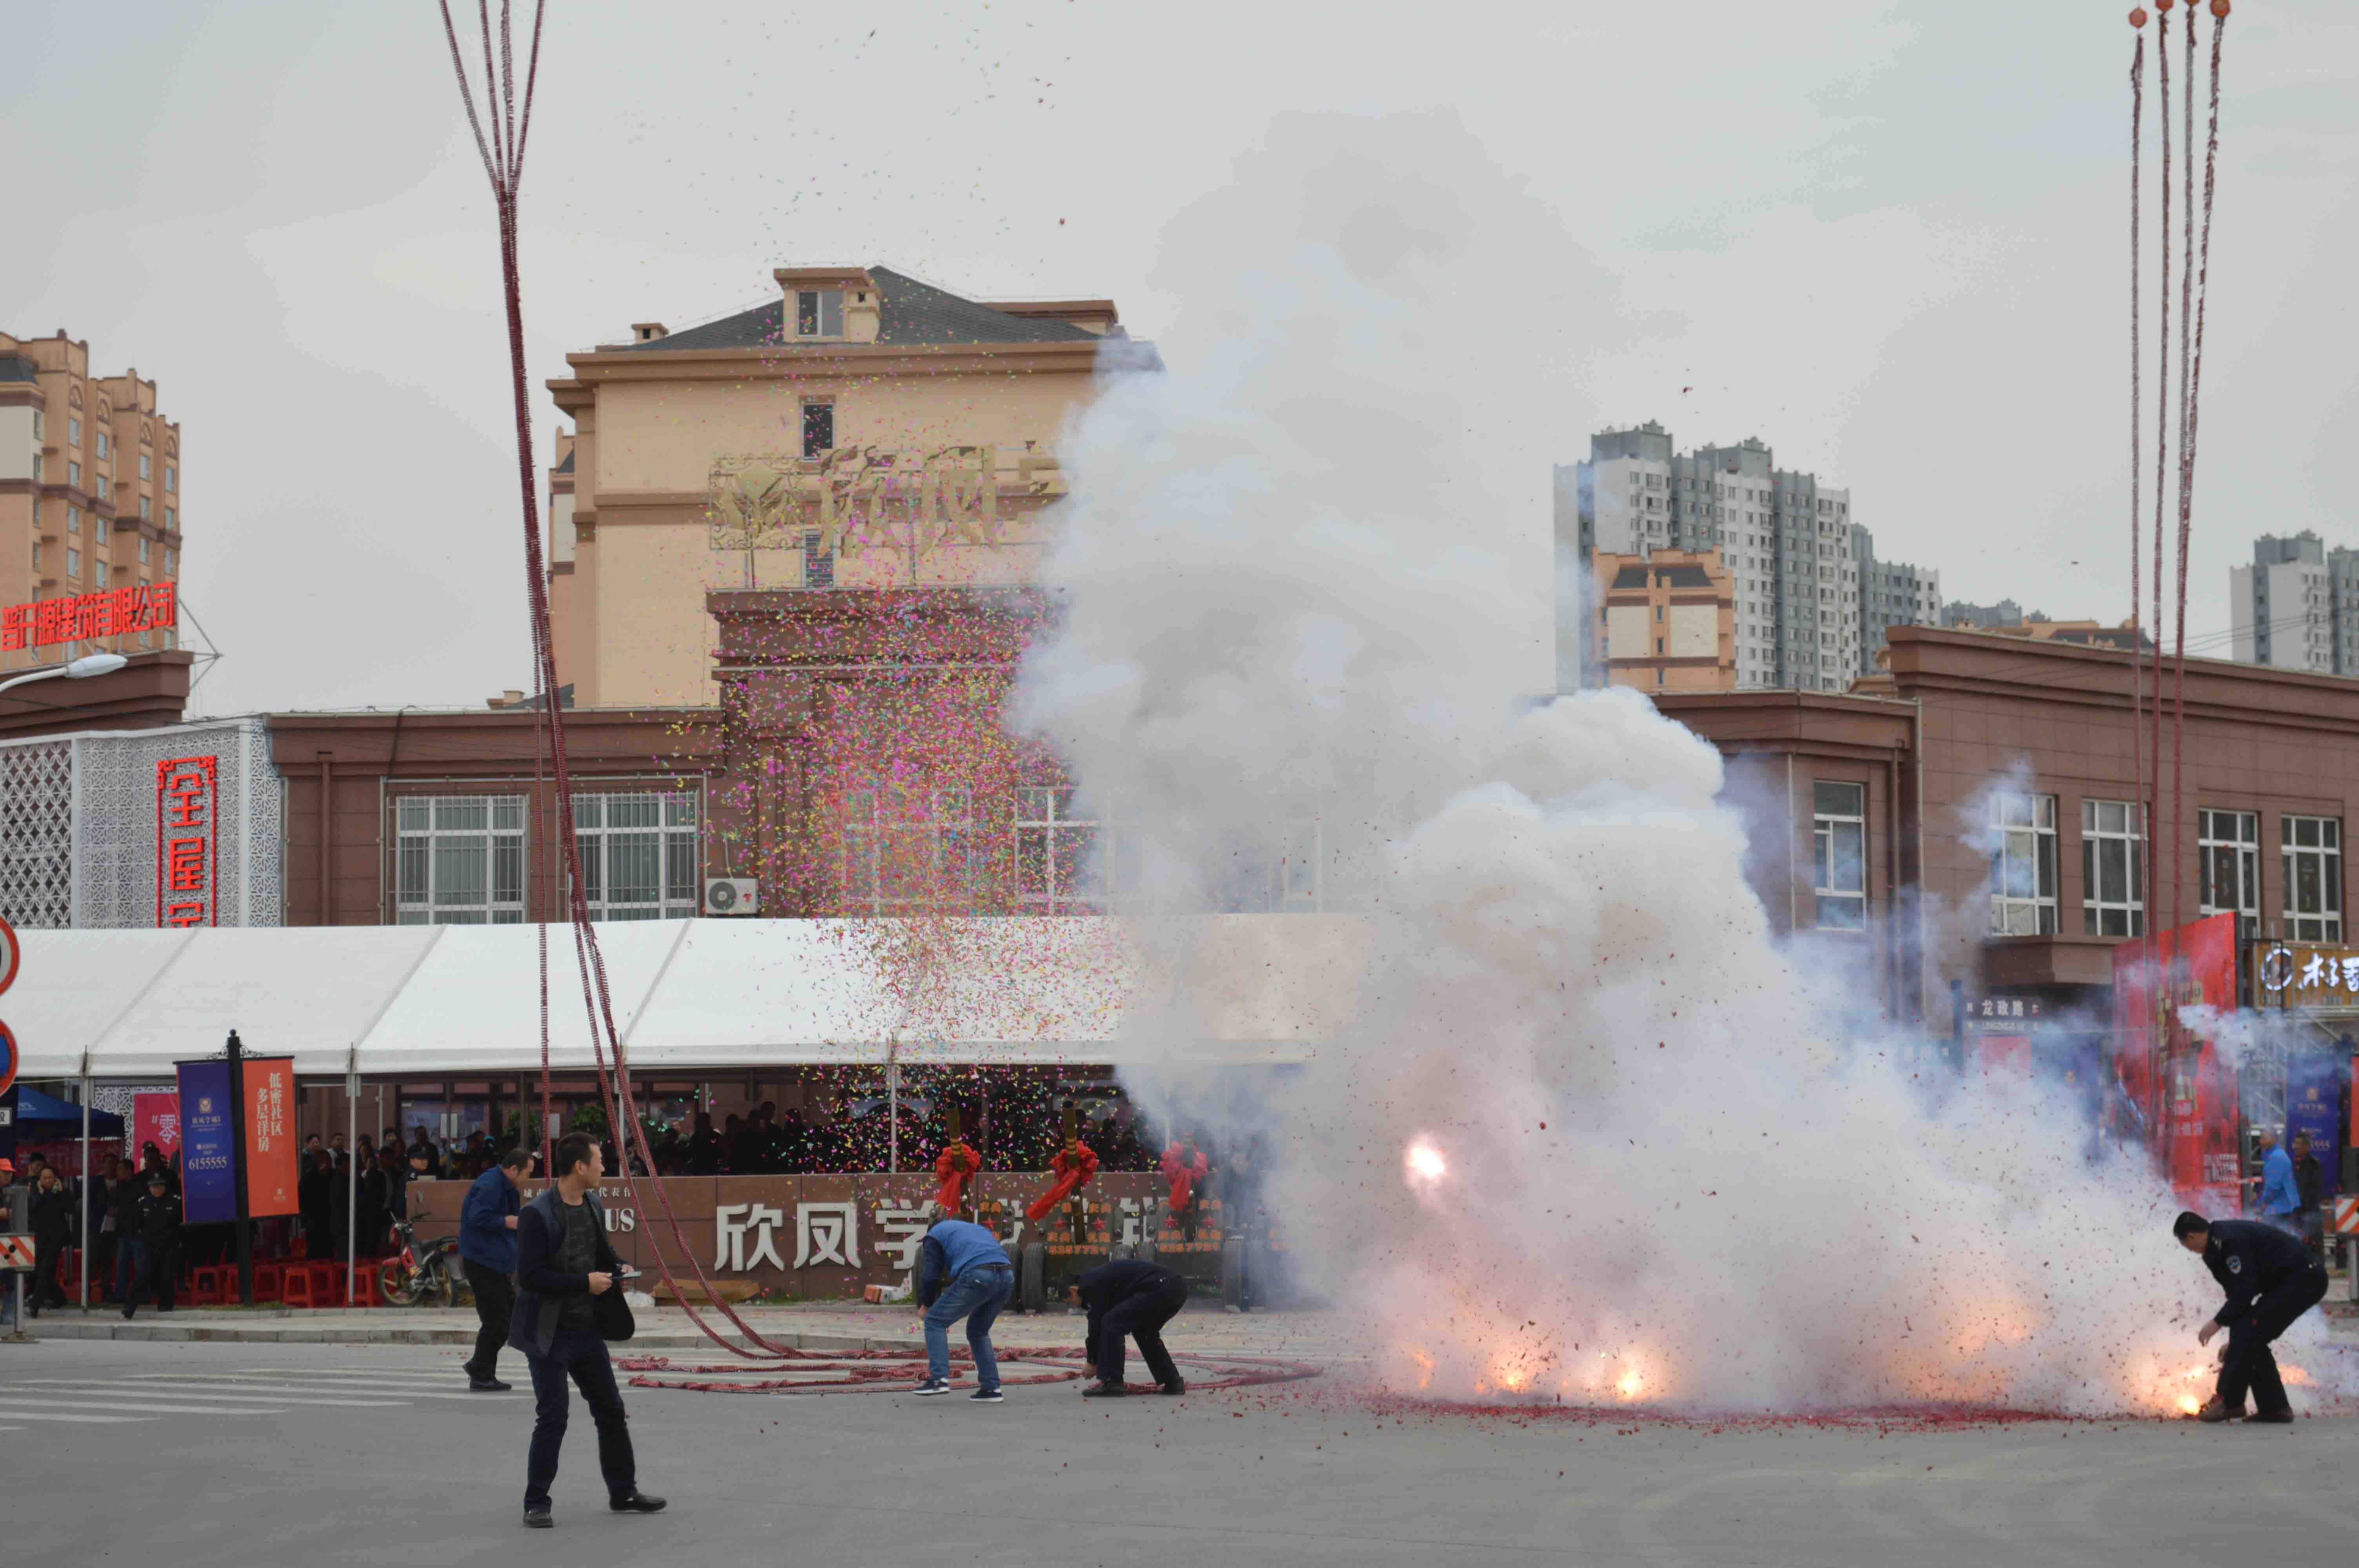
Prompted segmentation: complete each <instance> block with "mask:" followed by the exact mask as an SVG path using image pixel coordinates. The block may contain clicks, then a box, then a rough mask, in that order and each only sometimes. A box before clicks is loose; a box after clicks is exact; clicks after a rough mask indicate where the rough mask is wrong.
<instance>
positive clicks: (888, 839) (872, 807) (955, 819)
mask: <svg viewBox="0 0 2359 1568" xmlns="http://www.w3.org/2000/svg"><path fill="white" fill-rule="evenodd" d="M840 823H841V841H840V843H839V845H838V852H837V871H838V877H837V886H838V887H839V888H840V889H841V890H842V892H841V896H842V899H843V907H844V909H845V911H846V912H847V913H850V914H877V915H884V914H927V913H932V912H937V911H942V910H961V909H967V908H971V907H972V906H973V903H974V893H975V889H976V884H977V882H978V881H979V879H980V873H981V872H982V871H983V865H984V854H983V846H982V835H981V833H980V831H979V829H978V828H977V827H976V824H975V820H974V796H973V792H972V791H970V790H967V789H964V788H961V787H941V786H937V785H933V784H906V783H901V782H897V781H886V782H880V783H876V784H870V785H868V786H866V787H864V788H858V789H852V790H847V791H845V792H844V795H843V802H842V806H841V815H840Z"/></svg>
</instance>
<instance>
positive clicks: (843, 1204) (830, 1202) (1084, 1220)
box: [409, 1171, 1276, 1300]
mask: <svg viewBox="0 0 2359 1568" xmlns="http://www.w3.org/2000/svg"><path fill="white" fill-rule="evenodd" d="M1054 1179H1055V1178H1053V1177H1051V1176H1049V1175H1048V1174H1047V1173H996V1174H995V1173H990V1172H985V1173H984V1174H982V1175H980V1176H978V1177H976V1178H975V1182H974V1185H973V1188H972V1189H970V1190H971V1191H972V1192H973V1195H974V1197H975V1201H976V1211H975V1217H976V1218H977V1219H978V1220H979V1221H980V1222H981V1223H982V1224H984V1225H985V1226H987V1227H990V1228H991V1230H992V1231H993V1232H994V1233H995V1234H997V1235H999V1236H1001V1237H1004V1238H1011V1239H1015V1240H1017V1241H1020V1242H1027V1243H1028V1242H1032V1241H1040V1242H1045V1243H1046V1244H1047V1245H1048V1249H1049V1274H1050V1276H1051V1279H1052V1281H1055V1280H1061V1279H1069V1278H1071V1277H1074V1276H1077V1275H1079V1274H1080V1273H1081V1272H1082V1271H1083V1270H1086V1269H1090V1268H1093V1267H1095V1266H1096V1265H1097V1264H1099V1263H1102V1262H1103V1261H1105V1260H1106V1258H1107V1256H1108V1255H1109V1252H1110V1250H1111V1249H1112V1248H1113V1247H1114V1245H1116V1244H1121V1245H1124V1246H1136V1245H1137V1244H1138V1242H1139V1241H1140V1240H1141V1238H1143V1237H1144V1235H1145V1234H1146V1232H1147V1230H1148V1229H1149V1228H1150V1227H1151V1228H1152V1229H1153V1230H1154V1231H1155V1233H1156V1241H1157V1247H1156V1257H1157V1259H1158V1261H1160V1262H1162V1263H1163V1264H1164V1265H1165V1266H1167V1267H1169V1268H1171V1269H1175V1270H1177V1271H1179V1272H1180V1273H1181V1274H1183V1275H1186V1276H1188V1277H1190V1279H1193V1280H1195V1281H1198V1282H1199V1283H1201V1284H1206V1285H1212V1284H1216V1283H1217V1282H1218V1281H1219V1279H1220V1266H1221V1243H1222V1238H1223V1229H1222V1225H1223V1220H1222V1209H1221V1203H1220V1200H1219V1199H1218V1198H1217V1197H1212V1196H1209V1195H1207V1196H1205V1197H1203V1198H1201V1199H1200V1201H1199V1204H1198V1208H1199V1210H1200V1212H1199V1213H1198V1214H1197V1215H1196V1216H1195V1223H1194V1224H1193V1225H1192V1226H1190V1225H1182V1224H1179V1223H1175V1222H1174V1221H1173V1220H1172V1218H1171V1217H1170V1216H1169V1214H1168V1213H1166V1212H1164V1209H1163V1206H1162V1203H1163V1200H1164V1199H1165V1198H1166V1197H1167V1196H1168V1195H1169V1186H1170V1184H1169V1181H1168V1180H1166V1179H1165V1178H1164V1177H1163V1176H1161V1175H1158V1174H1157V1173H1152V1172H1132V1171H1124V1172H1103V1173H1100V1174H1099V1175H1098V1176H1096V1177H1095V1178H1094V1179H1093V1180H1092V1182H1091V1183H1090V1184H1089V1186H1088V1187H1087V1188H1085V1189H1084V1190H1083V1197H1082V1204H1081V1211H1080V1213H1079V1214H1078V1215H1077V1214H1076V1213H1075V1212H1074V1210H1073V1206H1071V1205H1069V1206H1065V1207H1063V1208H1060V1209H1058V1210H1056V1211H1054V1212H1052V1213H1051V1214H1050V1215H1049V1217H1048V1218H1047V1219H1046V1220H1045V1221H1044V1222H1042V1223H1040V1224H1038V1225H1035V1224H1033V1223H1031V1222H1030V1221H1027V1219H1026V1218H1025V1217H1024V1210H1025V1208H1026V1206H1027V1205H1029V1204H1030V1203H1031V1202H1032V1201H1033V1200H1034V1199H1035V1198H1038V1197H1039V1196H1040V1195H1042V1194H1043V1193H1045V1192H1047V1191H1048V1190H1049V1186H1050V1185H1051V1184H1052V1183H1053V1182H1054ZM662 1181H663V1185H664V1190H665V1195H666V1197H667V1198H668V1199H669V1206H670V1208H671V1212H672V1214H673V1215H674V1217H677V1218H678V1219H679V1222H680V1234H681V1237H682V1238H683V1239H684V1241H685V1242H686V1244H687V1247H688V1249H689V1253H690V1254H692V1255H693V1257H694V1260H695V1263H696V1264H697V1265H701V1267H702V1269H703V1270H704V1273H705V1276H706V1277H707V1278H708V1279H712V1280H715V1281H721V1280H729V1281H750V1282H752V1283H753V1284H755V1285H756V1287H758V1288H759V1289H762V1290H765V1291H775V1292H787V1293H790V1294H793V1295H797V1296H800V1297H803V1298H805V1299H817V1300H830V1299H836V1300H840V1299H848V1298H857V1297H859V1296H860V1295H862V1294H863V1293H864V1291H865V1290H866V1289H867V1287H868V1286H870V1285H887V1286H893V1285H898V1284H901V1283H903V1282H904V1281H905V1280H906V1279H907V1278H908V1275H909V1273H910V1271H912V1270H914V1269H915V1268H916V1267H917V1266H918V1249H919V1247H920V1246H921V1245H922V1244H923V1243H924V1241H925V1238H926V1224H927V1219H926V1209H925V1204H926V1200H927V1199H928V1198H929V1196H931V1195H932V1193H933V1190H934V1186H935V1182H934V1178H933V1177H932V1175H931V1174H923V1175H919V1174H906V1175H886V1174H883V1173H875V1172H869V1173H859V1174H852V1175H815V1176H668V1177H664V1178H662ZM639 1185H640V1188H641V1190H642V1192H643V1193H645V1194H646V1196H647V1201H648V1203H650V1204H653V1203H654V1201H655V1195H654V1194H653V1193H651V1192H647V1188H648V1187H650V1186H651V1185H652V1183H651V1182H649V1181H647V1180H645V1179H643V1180H642V1181H641V1182H640V1184H639ZM539 1186H540V1184H538V1183H532V1184H527V1186H526V1189H525V1194H526V1199H527V1202H529V1201H530V1199H531V1197H532V1196H533V1195H535V1194H536V1193H537V1192H538V1189H539ZM409 1195H410V1196H409V1202H410V1214H411V1217H413V1218H419V1217H421V1216H422V1217H423V1218H421V1219H419V1223H420V1226H421V1230H420V1234H429V1233H435V1232H432V1231H430V1230H429V1229H428V1228H425V1227H427V1226H428V1225H429V1222H431V1223H432V1224H434V1225H439V1226H441V1227H455V1226H456V1225H457V1224H458V1219H459V1207H460V1205H461V1204H462V1202H464V1201H465V1198H466V1195H467V1184H466V1183H464V1182H455V1181H452V1182H421V1183H419V1184H415V1185H413V1186H412V1187H411V1188H410V1189H409ZM598 1197H599V1202H600V1203H601V1204H602V1205H603V1206H604V1207H605V1211H606V1229H607V1232H608V1236H609V1238H610V1239H611V1240H612V1241H613V1242H614V1249H615V1251H616V1252H617V1253H618V1254H619V1255H620V1256H621V1258H622V1260H623V1261H624V1262H625V1263H627V1264H630V1265H632V1266H634V1267H636V1268H637V1269H639V1270H641V1271H644V1272H645V1274H646V1275H647V1278H646V1279H645V1280H643V1281H641V1283H642V1284H643V1285H645V1286H648V1287H652V1286H653V1285H655V1284H656V1283H658V1281H659V1279H660V1273H659V1271H658V1268H657V1266H656V1249H657V1248H658V1246H660V1247H661V1248H662V1249H663V1256H664V1258H665V1260H667V1261H669V1263H670V1265H671V1270H672V1273H673V1275H674V1276H675V1277H676V1278H677V1279H679V1281H680V1282H681V1283H682V1284H683V1285H686V1286H689V1287H690V1288H693V1285H694V1281H695V1274H694V1271H693V1270H692V1269H691V1267H690V1259H689V1257H687V1256H683V1255H681V1254H680V1253H679V1251H678V1250H677V1249H675V1248H674V1247H673V1246H672V1241H671V1232H670V1227H669V1226H667V1225H665V1224H664V1223H663V1221H662V1218H661V1214H660V1210H659V1209H658V1212H657V1214H655V1215H653V1216H650V1215H647V1214H642V1213H641V1212H639V1210H638V1209H637V1208H636V1206H634V1205H633V1204H632V1201H631V1196H630V1189H629V1188H628V1187H626V1186H625V1184H622V1183H620V1182H616V1181H613V1180H608V1181H606V1182H603V1183H601V1184H600V1185H599V1188H598ZM1275 1244H1276V1243H1273V1245H1275ZM1056 1288H1059V1287H1058V1286H1056V1285H1055V1284H1054V1283H1052V1284H1051V1289H1056Z"/></svg>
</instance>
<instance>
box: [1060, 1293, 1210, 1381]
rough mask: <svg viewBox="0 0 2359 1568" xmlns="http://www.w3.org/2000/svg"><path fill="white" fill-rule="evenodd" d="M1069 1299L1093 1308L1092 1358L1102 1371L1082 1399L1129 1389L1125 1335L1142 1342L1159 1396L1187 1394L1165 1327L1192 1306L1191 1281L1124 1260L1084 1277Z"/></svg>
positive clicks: (1141, 1352)
mask: <svg viewBox="0 0 2359 1568" xmlns="http://www.w3.org/2000/svg"><path fill="white" fill-rule="evenodd" d="M1069 1299H1070V1300H1071V1301H1072V1303H1074V1304H1075V1305H1077V1306H1084V1307H1087V1308H1089V1312H1090V1341H1089V1349H1088V1355H1089V1359H1090V1363H1091V1365H1093V1366H1094V1367H1095V1368H1097V1369H1098V1380H1097V1381H1096V1382H1094V1383H1093V1384H1091V1385H1090V1386H1089V1387H1088V1388H1086V1389H1083V1390H1082V1398H1084V1399H1092V1400H1105V1399H1117V1398H1119V1397H1121V1395H1123V1394H1124V1393H1125V1392H1126V1391H1127V1390H1125V1389H1124V1387H1123V1381H1122V1341H1123V1336H1125V1335H1128V1336H1130V1337H1132V1338H1133V1339H1136V1340H1137V1341H1138V1353H1139V1355H1141V1356H1143V1357H1146V1358H1147V1370H1148V1371H1149V1372H1151V1373H1153V1374H1154V1376H1155V1381H1156V1383H1157V1384H1158V1390H1157V1391H1158V1392H1160V1393H1166V1394H1184V1393H1186V1392H1187V1391H1188V1385H1187V1384H1186V1383H1185V1382H1184V1381H1182V1380H1181V1379H1180V1368H1178V1367H1175V1366H1173V1365H1172V1363H1171V1352H1169V1350H1166V1349H1164V1348H1163V1325H1165V1324H1167V1323H1169V1322H1170V1321H1171V1320H1172V1319H1173V1318H1174V1317H1176V1316H1178V1315H1179V1313H1180V1308H1181V1307H1183V1306H1186V1305H1187V1304H1188V1281H1185V1280H1183V1279H1181V1278H1180V1276H1179V1275H1177V1274H1175V1273H1173V1272H1172V1271H1170V1270H1169V1269H1167V1268H1165V1267H1163V1265H1161V1264H1160V1263H1142V1262H1140V1261H1139V1260H1137V1259H1136V1258H1123V1259H1117V1260H1114V1262H1111V1263H1101V1264H1100V1265H1098V1266H1097V1267H1096V1268H1094V1269H1093V1270H1091V1271H1089V1272H1088V1273H1086V1274H1083V1275H1082V1278H1081V1282H1080V1283H1079V1284H1076V1285H1074V1286H1073V1287H1072V1290H1071V1293H1070V1297H1069Z"/></svg>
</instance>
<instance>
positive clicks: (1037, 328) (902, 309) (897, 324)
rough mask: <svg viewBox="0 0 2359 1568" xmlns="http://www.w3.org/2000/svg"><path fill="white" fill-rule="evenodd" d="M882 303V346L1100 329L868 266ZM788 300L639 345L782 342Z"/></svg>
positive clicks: (1084, 338) (1056, 337)
mask: <svg viewBox="0 0 2359 1568" xmlns="http://www.w3.org/2000/svg"><path fill="white" fill-rule="evenodd" d="M868 276H869V277H870V278H871V279H872V280H873V281H874V282H875V285H876V293H877V296H878V303H879V304H880V305H881V307H882V310H881V312H880V316H879V319H878V323H877V332H876V341H878V342H879V343H884V344H943V343H1077V342H1096V341H1099V340H1098V336H1097V334H1096V333H1094V332H1092V331H1089V330H1085V329H1083V328H1081V327H1076V326H1074V325H1072V323H1071V322H1069V321H1046V320H1035V319H1029V318H1027V317H1023V316H1011V315H1009V314H1008V313H1007V312H1006V311H1005V310H994V309H993V308H991V307H990V306H988V305H978V304H976V303H975V302H974V301H973V300H972V299H962V298H960V297H958V296H957V295H955V294H950V293H946V292H945V291H943V290H941V289H939V288H936V287H932V286H931V285H929V284H923V283H919V281H918V280H917V279H916V278H914V277H905V276H902V275H901V274H899V273H897V272H893V271H891V270H889V269H887V268H885V267H881V266H872V267H870V268H869V269H868ZM785 322H786V301H785V300H784V299H783V298H781V299H778V300H777V301H774V302H773V303H771V304H768V305H763V306H759V307H756V308H754V309H752V310H745V311H741V312H739V313H738V314H737V315H734V316H724V317H723V318H722V319H720V320H718V321H708V322H706V323H705V324H704V325H703V326H701V327H690V328H687V329H685V330H681V331H678V332H674V333H672V334H671V335H670V336H669V337H663V338H657V339H655V340H653V341H649V342H645V343H626V344H625V345H623V347H624V349H625V351H631V350H639V349H657V350H665V349H756V348H767V347H770V346H773V345H776V344H778V343H779V342H781V341H782V340H781V338H780V335H779V334H780V332H781V331H782V330H783V329H784V326H785Z"/></svg>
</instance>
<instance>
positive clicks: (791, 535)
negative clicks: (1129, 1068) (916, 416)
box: [706, 441, 1065, 558]
mask: <svg viewBox="0 0 2359 1568" xmlns="http://www.w3.org/2000/svg"><path fill="white" fill-rule="evenodd" d="M1064 493H1065V482H1064V480H1063V477H1062V476H1061V475H1060V473H1059V471H1058V467H1057V460H1056V458H1055V457H1054V456H1053V455H1052V454H1050V453H1049V452H1048V451H1045V450H1043V449H1040V448H1039V447H1038V446H1037V445H1036V444H1035V443H1033V442H1030V441H1027V442H1025V443H1024V444H1023V445H1022V446H1021V447H1014V446H1006V447H996V446H979V447H939V448H935V449H931V450H921V451H898V452H897V451H886V450H884V449H879V448H876V447H838V448H835V449H832V450H830V451H829V452H828V453H827V454H826V455H825V456H824V457H820V458H798V457H791V456H787V455H784V454H777V453H768V454H755V455H749V456H745V457H734V458H723V459H722V460H720V461H719V462H717V463H715V464H714V465H713V467H712V472H711V475H710V476H709V479H708V491H707V496H706V504H707V506H708V508H709V510H710V514H711V521H712V548H714V549H716V550H779V549H795V550H799V549H802V548H803V547H804V540H803V536H804V535H805V534H806V533H807V532H811V531H816V532H817V534H818V535H819V546H818V547H819V548H820V549H821V551H823V552H827V553H830V554H840V555H843V557H847V558H849V557H853V556H856V555H858V554H859V553H860V552H861V551H862V550H864V549H870V548H889V549H896V550H909V551H916V552H919V553H924V552H926V551H929V550H933V549H939V548H940V547H942V546H954V545H997V544H1001V543H1003V542H1005V528H1006V524H1007V522H1008V521H1009V518H1008V516H1007V514H1006V511H1005V510H1004V509H1003V506H1002V502H1003V501H1015V500H1023V501H1027V502H1030V503H1036V504H1038V503H1047V502H1049V501H1053V500H1056V499H1057V498H1058V497H1060V496H1062V495H1063V494H1064Z"/></svg>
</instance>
